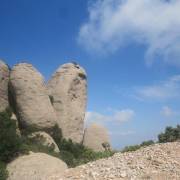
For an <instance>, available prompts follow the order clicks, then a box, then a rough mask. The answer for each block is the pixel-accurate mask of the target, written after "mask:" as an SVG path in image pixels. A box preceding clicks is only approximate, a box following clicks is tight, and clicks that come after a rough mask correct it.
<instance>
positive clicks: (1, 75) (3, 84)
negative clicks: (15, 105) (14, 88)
mask: <svg viewBox="0 0 180 180" xmlns="http://www.w3.org/2000/svg"><path fill="white" fill-rule="evenodd" d="M8 82H9V67H8V66H7V65H6V64H5V63H4V62H3V61H1V60H0V112H2V111H4V110H5V109H6V108H7V107H8V106H9V103H8Z"/></svg>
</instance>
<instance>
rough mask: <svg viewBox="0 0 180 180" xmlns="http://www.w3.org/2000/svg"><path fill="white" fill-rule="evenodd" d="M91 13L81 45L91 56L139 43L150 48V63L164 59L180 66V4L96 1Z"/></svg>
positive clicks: (157, 0)
mask: <svg viewBox="0 0 180 180" xmlns="http://www.w3.org/2000/svg"><path fill="white" fill-rule="evenodd" d="M88 11H89V18H88V21H87V22H86V23H84V24H83V25H82V26H81V28H80V32H79V36H78V41H79V43H80V44H81V45H82V46H83V47H85V48H86V49H87V50H89V51H90V52H91V51H93V52H94V51H96V52H101V53H102V52H103V53H104V52H106V53H109V52H114V51H116V50H118V49H120V48H121V47H122V46H124V45H127V44H129V43H132V42H135V43H138V44H143V45H145V46H146V47H147V51H146V57H147V59H148V60H149V62H150V60H152V59H153V57H154V56H155V55H160V56H163V57H164V58H163V59H164V60H165V61H166V62H168V63H172V64H176V65H177V64H178V65H180V0H96V1H95V2H94V3H91V5H89V7H88Z"/></svg>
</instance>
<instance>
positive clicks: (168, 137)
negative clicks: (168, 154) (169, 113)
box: [158, 125, 180, 143]
mask: <svg viewBox="0 0 180 180" xmlns="http://www.w3.org/2000/svg"><path fill="white" fill-rule="evenodd" d="M158 139H159V143H165V142H173V141H177V140H179V139H180V125H177V126H176V127H175V128H173V127H171V126H168V127H166V129H165V132H164V133H161V134H159V135H158Z"/></svg>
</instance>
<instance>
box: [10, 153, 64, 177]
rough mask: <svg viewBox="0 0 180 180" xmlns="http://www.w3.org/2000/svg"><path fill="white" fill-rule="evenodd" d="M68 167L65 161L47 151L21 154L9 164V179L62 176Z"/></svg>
mask: <svg viewBox="0 0 180 180" xmlns="http://www.w3.org/2000/svg"><path fill="white" fill-rule="evenodd" d="M66 169H67V165H66V164H65V163H64V162H63V161H61V160H60V159H58V158H55V157H53V156H49V155H47V154H45V153H30V154H29V155H24V156H20V157H18V158H17V159H15V160H14V161H12V162H11V163H9V164H8V165H7V170H8V172H9V177H8V180H35V179H36V180H49V177H50V176H52V175H55V174H58V175H59V176H60V175H61V174H62V173H64V171H65V170H66Z"/></svg>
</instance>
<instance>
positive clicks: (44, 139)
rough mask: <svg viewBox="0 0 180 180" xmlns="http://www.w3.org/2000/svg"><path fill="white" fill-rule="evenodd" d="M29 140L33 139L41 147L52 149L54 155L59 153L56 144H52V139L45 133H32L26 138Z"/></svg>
mask: <svg viewBox="0 0 180 180" xmlns="http://www.w3.org/2000/svg"><path fill="white" fill-rule="evenodd" d="M28 137H29V138H30V139H34V140H35V141H37V142H38V143H40V144H42V145H43V146H47V147H50V148H53V149H54V151H55V152H56V153H59V152H60V151H59V148H58V146H57V144H56V143H55V142H54V140H53V138H52V137H51V136H50V135H49V134H47V133H45V132H41V131H39V132H34V133H32V134H30V135H29V136H28Z"/></svg>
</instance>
